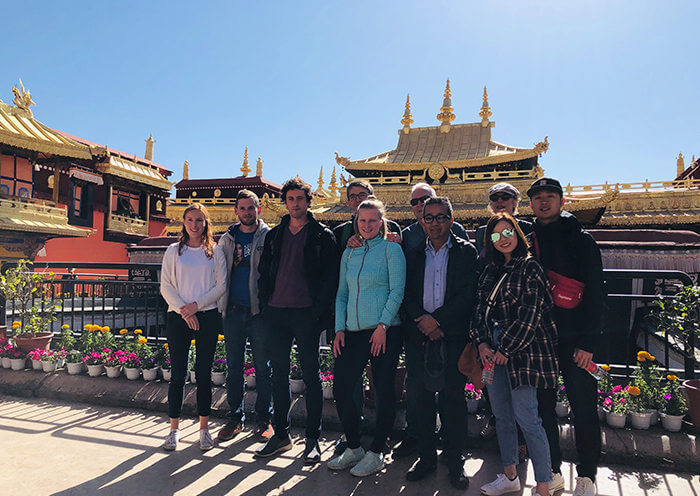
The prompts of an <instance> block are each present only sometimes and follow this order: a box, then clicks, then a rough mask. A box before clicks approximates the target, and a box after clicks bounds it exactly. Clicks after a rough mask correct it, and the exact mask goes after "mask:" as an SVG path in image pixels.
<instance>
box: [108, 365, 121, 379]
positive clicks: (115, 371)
mask: <svg viewBox="0 0 700 496" xmlns="http://www.w3.org/2000/svg"><path fill="white" fill-rule="evenodd" d="M105 371H106V372H107V377H109V378H110V379H116V378H117V377H119V376H120V375H121V374H122V366H121V365H116V366H114V367H108V366H106V365H105Z"/></svg>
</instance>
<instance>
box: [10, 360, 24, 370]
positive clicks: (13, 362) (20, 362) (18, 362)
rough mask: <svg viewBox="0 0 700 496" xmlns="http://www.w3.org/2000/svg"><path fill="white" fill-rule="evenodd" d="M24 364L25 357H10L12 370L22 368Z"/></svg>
mask: <svg viewBox="0 0 700 496" xmlns="http://www.w3.org/2000/svg"><path fill="white" fill-rule="evenodd" d="M25 365H27V359H26V358H10V366H11V367H12V370H24V367H25Z"/></svg>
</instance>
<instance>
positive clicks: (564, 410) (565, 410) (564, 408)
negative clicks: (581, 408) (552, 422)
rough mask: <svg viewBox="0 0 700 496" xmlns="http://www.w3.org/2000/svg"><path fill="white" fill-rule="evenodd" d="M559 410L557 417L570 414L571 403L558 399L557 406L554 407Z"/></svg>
mask: <svg viewBox="0 0 700 496" xmlns="http://www.w3.org/2000/svg"><path fill="white" fill-rule="evenodd" d="M554 410H555V411H556V412H557V417H560V418H563V417H566V416H568V415H569V404H568V403H564V402H563V401H557V406H555V407H554Z"/></svg>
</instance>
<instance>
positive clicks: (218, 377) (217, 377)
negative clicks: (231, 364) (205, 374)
mask: <svg viewBox="0 0 700 496" xmlns="http://www.w3.org/2000/svg"><path fill="white" fill-rule="evenodd" d="M211 382H213V383H214V384H216V385H217V386H223V385H224V383H225V382H226V372H215V371H213V370H212V372H211Z"/></svg>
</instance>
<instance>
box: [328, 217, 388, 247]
mask: <svg viewBox="0 0 700 496" xmlns="http://www.w3.org/2000/svg"><path fill="white" fill-rule="evenodd" d="M354 220H355V214H353V215H352V217H350V220H346V221H345V222H343V223H342V224H338V225H337V226H335V228H334V229H333V236H335V242H336V243H337V245H338V253H339V254H340V255H342V254H343V252H344V251H345V248H346V247H347V244H348V240H349V239H350V237H351V236H352V235H353V234H355V227H354V226H353V222H354ZM386 226H387V228H388V229H389V232H395V233H397V234H398V235H399V236H401V226H400V225H398V224H397V223H396V222H394V221H393V220H390V219H386Z"/></svg>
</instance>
